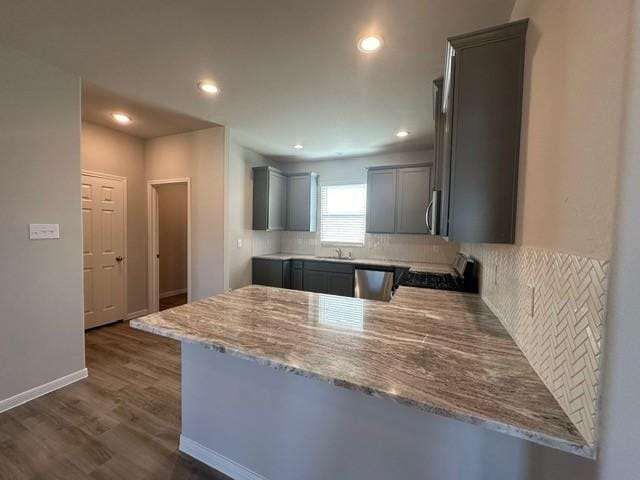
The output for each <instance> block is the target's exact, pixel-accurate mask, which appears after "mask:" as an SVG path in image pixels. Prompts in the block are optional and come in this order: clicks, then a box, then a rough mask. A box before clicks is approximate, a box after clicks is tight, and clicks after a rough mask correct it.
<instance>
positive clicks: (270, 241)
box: [251, 230, 282, 256]
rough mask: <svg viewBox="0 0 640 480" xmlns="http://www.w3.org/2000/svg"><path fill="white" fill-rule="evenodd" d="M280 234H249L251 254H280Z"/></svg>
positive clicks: (260, 232)
mask: <svg viewBox="0 0 640 480" xmlns="http://www.w3.org/2000/svg"><path fill="white" fill-rule="evenodd" d="M281 239H282V232H263V231H260V230H253V231H252V232H251V254H252V255H254V256H255V255H266V254H267V253H278V252H280V245H281V241H282V240H281Z"/></svg>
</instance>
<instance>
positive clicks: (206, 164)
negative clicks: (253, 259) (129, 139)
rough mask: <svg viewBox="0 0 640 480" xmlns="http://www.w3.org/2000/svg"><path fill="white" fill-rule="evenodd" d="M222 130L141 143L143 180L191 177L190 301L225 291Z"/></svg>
mask: <svg viewBox="0 0 640 480" xmlns="http://www.w3.org/2000/svg"><path fill="white" fill-rule="evenodd" d="M225 137H226V135H225V129H224V127H213V128H207V129H205V130H198V131H196V132H190V133H181V134H178V135H168V136H166V137H160V138H155V139H153V140H149V141H148V142H147V145H146V154H145V171H146V176H147V180H163V179H172V178H186V177H189V178H191V299H192V300H193V301H195V300H199V299H201V298H205V297H209V296H211V295H216V294H218V293H222V292H223V291H224V284H225V271H224V265H225V251H224V249H225V246H224V242H225V235H224V229H225V218H224V217H225V186H224V185H225V163H226V153H225V141H226V139H225Z"/></svg>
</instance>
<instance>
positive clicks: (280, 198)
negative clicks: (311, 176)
mask: <svg viewBox="0 0 640 480" xmlns="http://www.w3.org/2000/svg"><path fill="white" fill-rule="evenodd" d="M286 222H287V177H285V176H284V175H282V174H281V173H279V172H276V171H273V170H269V228H268V230H284V229H285V228H286Z"/></svg>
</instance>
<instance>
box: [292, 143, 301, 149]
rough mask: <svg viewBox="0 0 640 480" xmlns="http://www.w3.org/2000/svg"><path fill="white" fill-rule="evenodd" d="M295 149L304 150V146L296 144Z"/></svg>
mask: <svg viewBox="0 0 640 480" xmlns="http://www.w3.org/2000/svg"><path fill="white" fill-rule="evenodd" d="M293 148H295V149H296V150H302V149H303V148H304V145H301V144H299V143H296V144H295V145H294V146H293Z"/></svg>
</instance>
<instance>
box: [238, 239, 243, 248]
mask: <svg viewBox="0 0 640 480" xmlns="http://www.w3.org/2000/svg"><path fill="white" fill-rule="evenodd" d="M237 245H238V248H242V239H241V238H239V239H238V242H237Z"/></svg>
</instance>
